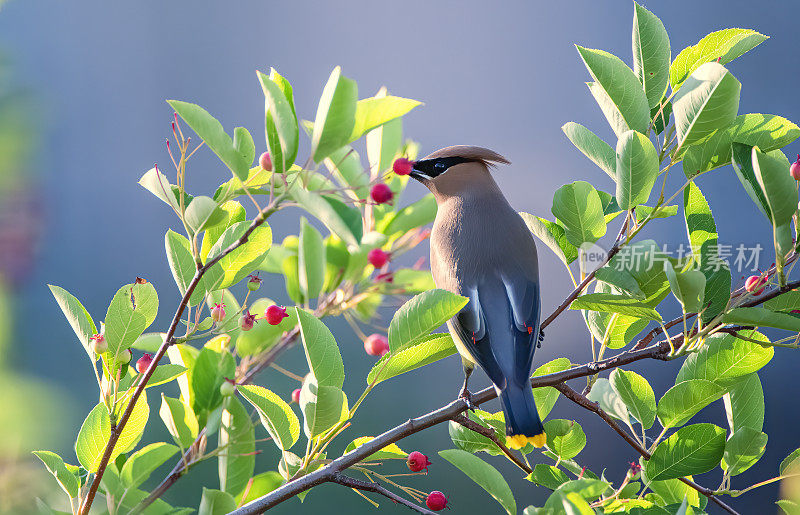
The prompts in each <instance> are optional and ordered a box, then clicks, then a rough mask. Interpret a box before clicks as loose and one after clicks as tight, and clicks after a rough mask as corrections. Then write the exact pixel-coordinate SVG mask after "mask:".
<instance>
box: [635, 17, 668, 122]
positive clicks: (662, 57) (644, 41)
mask: <svg viewBox="0 0 800 515" xmlns="http://www.w3.org/2000/svg"><path fill="white" fill-rule="evenodd" d="M632 40H633V41H632V46H633V72H634V73H635V74H636V77H638V78H639V81H640V82H641V83H642V85H643V86H644V91H645V94H646V95H647V100H648V102H649V105H650V107H653V106H656V105H658V102H659V100H661V97H662V96H664V93H665V92H666V90H667V84H668V83H669V63H670V59H671V57H672V54H671V53H670V48H669V36H668V35H667V29H665V28H664V24H663V23H662V22H661V20H659V19H658V17H657V16H656V15H654V14H653V13H651V12H650V11H648V10H647V9H645V8H644V7H642V6H641V5H639V4H638V3H636V2H634V4H633V36H632Z"/></svg>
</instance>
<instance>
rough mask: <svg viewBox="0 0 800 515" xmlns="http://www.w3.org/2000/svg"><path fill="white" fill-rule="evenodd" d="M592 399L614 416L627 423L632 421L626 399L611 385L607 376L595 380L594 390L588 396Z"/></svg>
mask: <svg viewBox="0 0 800 515" xmlns="http://www.w3.org/2000/svg"><path fill="white" fill-rule="evenodd" d="M586 398H588V399H589V400H590V401H592V402H596V403H597V404H599V405H600V409H602V410H603V411H605V412H606V413H608V414H609V415H611V416H612V417H614V418H616V419H619V420H622V421H623V422H625V423H626V424H628V423H629V421H630V416H629V414H628V407H627V406H626V405H625V401H623V400H622V397H620V396H619V394H618V393H617V392H616V391H615V390H614V388H613V387H612V386H611V382H610V381H609V380H608V379H606V378H602V377H601V378H600V379H598V380H597V381H595V383H594V386H592V390H591V391H590V392H589V394H588V395H587V396H586Z"/></svg>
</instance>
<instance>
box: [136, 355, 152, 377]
mask: <svg viewBox="0 0 800 515" xmlns="http://www.w3.org/2000/svg"><path fill="white" fill-rule="evenodd" d="M152 362H153V355H152V354H147V353H145V355H144V356H142V357H141V358H139V360H138V361H137V362H136V371H137V372H139V373H140V374H144V371H145V370H147V369H148V368H149V367H150V363H152Z"/></svg>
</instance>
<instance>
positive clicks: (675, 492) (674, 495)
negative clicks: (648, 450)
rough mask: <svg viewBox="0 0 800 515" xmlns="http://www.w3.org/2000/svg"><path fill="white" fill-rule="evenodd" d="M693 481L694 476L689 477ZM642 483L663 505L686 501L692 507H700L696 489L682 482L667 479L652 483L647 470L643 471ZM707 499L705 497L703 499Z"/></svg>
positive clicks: (667, 513) (666, 513)
mask: <svg viewBox="0 0 800 515" xmlns="http://www.w3.org/2000/svg"><path fill="white" fill-rule="evenodd" d="M689 479H692V476H689ZM642 482H644V483H645V484H646V485H647V487H648V488H650V490H652V491H653V492H655V493H656V494H657V495H658V496H659V497H660V498H661V501H662V502H663V503H666V504H675V503H681V502H683V500H684V499H686V500H687V504H689V505H690V506H695V507H699V506H700V497H701V496H700V494H699V493H698V492H697V490H695V489H694V488H692V487H690V486H689V485H687V484H685V483H683V482H681V481H680V480H678V479H666V480H664V481H651V480H650V478H649V477H647V475H646V470H642ZM703 498H705V497H703ZM663 513H664V515H669V512H666V511H665V512H663Z"/></svg>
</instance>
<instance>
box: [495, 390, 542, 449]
mask: <svg viewBox="0 0 800 515" xmlns="http://www.w3.org/2000/svg"><path fill="white" fill-rule="evenodd" d="M500 401H501V402H502V404H503V413H504V414H505V418H506V435H507V437H506V445H508V446H509V447H510V448H512V449H521V448H522V447H525V445H527V444H529V443H531V444H533V446H534V447H543V446H544V444H545V442H546V441H547V436H546V435H545V433H544V427H543V426H542V421H541V419H539V413H538V412H537V411H536V403H535V402H534V400H533V389H532V388H531V387H530V385H526V386H520V385H514V384H507V385H506V387H505V388H503V389H502V390H500Z"/></svg>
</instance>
